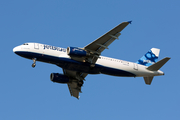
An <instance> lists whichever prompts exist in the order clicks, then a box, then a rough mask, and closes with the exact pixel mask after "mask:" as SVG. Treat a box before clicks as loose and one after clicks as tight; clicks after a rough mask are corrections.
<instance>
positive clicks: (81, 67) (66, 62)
mask: <svg viewBox="0 0 180 120" xmlns="http://www.w3.org/2000/svg"><path fill="white" fill-rule="evenodd" d="M15 53H16V54H17V55H19V56H22V57H24V58H28V59H32V58H36V59H37V61H41V62H47V63H52V64H55V65H57V66H59V67H61V68H63V69H67V70H73V71H78V72H83V73H88V74H100V73H103V74H107V75H113V76H124V77H125V76H126V77H135V76H136V75H135V74H132V73H130V72H127V71H123V70H120V69H115V68H110V67H106V66H102V65H99V64H95V67H93V68H91V67H90V63H87V62H85V63H84V62H78V61H75V60H72V59H69V58H61V57H54V56H49V55H43V54H39V53H33V52H15Z"/></svg>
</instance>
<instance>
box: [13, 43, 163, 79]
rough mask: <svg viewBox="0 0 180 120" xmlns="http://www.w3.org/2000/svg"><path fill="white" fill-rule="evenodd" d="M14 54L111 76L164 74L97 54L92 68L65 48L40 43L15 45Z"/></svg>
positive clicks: (76, 69)
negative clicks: (72, 56) (74, 58)
mask: <svg viewBox="0 0 180 120" xmlns="http://www.w3.org/2000/svg"><path fill="white" fill-rule="evenodd" d="M13 52H15V53H16V54H18V55H20V56H22V57H25V58H28V59H33V58H36V59H37V61H42V62H47V63H52V64H56V65H58V66H59V67H62V68H63V69H67V70H68V69H69V70H74V71H79V72H84V73H89V74H99V73H102V74H108V75H113V76H127V77H149V76H159V75H164V73H163V72H162V71H160V70H158V71H150V70H147V69H146V68H147V66H144V65H140V64H137V63H133V62H128V61H124V60H119V59H114V58H109V57H104V56H99V58H98V60H97V61H96V64H95V67H94V68H93V69H92V68H90V67H89V64H88V63H83V62H79V61H76V60H72V59H71V57H70V56H69V55H68V54H67V50H66V49H65V48H60V47H55V46H50V45H45V44H40V43H26V44H23V45H20V46H17V47H15V48H14V49H13Z"/></svg>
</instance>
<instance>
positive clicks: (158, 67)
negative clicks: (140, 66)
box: [147, 57, 171, 71]
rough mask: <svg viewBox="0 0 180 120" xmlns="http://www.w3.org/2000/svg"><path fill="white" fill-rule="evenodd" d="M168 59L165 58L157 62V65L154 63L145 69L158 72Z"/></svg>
mask: <svg viewBox="0 0 180 120" xmlns="http://www.w3.org/2000/svg"><path fill="white" fill-rule="evenodd" d="M169 59H171V58H169V57H166V58H164V59H162V60H160V61H158V62H157V63H154V64H153V65H151V66H149V67H148V68H147V69H148V70H151V71H157V70H159V69H160V68H161V67H162V66H163V65H164V64H165V63H166V62H167V61H168V60H169Z"/></svg>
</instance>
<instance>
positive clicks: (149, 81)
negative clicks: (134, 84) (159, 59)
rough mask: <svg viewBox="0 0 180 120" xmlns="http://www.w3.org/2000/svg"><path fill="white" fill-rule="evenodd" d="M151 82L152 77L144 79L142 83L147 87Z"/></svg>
mask: <svg viewBox="0 0 180 120" xmlns="http://www.w3.org/2000/svg"><path fill="white" fill-rule="evenodd" d="M152 80H153V76H152V77H144V81H145V83H146V84H147V85H151V82H152Z"/></svg>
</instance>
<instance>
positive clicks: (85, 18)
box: [0, 0, 180, 120]
mask: <svg viewBox="0 0 180 120" xmlns="http://www.w3.org/2000/svg"><path fill="white" fill-rule="evenodd" d="M179 6H180V1H179V0H171V1H169V0H158V1H157V0H151V1H144V0H136V1H133V0H126V1H122V0H121V1H120V0H91V1H85V0H76V1H70V0H51V1H50V0H31V1H24V0H16V1H14V0H1V1H0V16H1V17H0V39H1V47H0V51H1V52H0V56H1V67H0V71H1V79H0V119H1V120H12V119H13V120H14V119H18V120H24V119H26V120H39V119H43V120H50V119H63V120H69V119H79V120H83V119H86V120H92V119H93V120H99V119H103V120H109V119H125V120H132V119H137V120H144V119H146V120H152V119H153V120H160V119H163V120H169V119H173V120H179V119H180V102H179V101H180V93H179V91H180V87H179V86H180V80H179V76H178V75H179V72H180V70H179V65H180V63H179V59H180V57H179V44H180V40H179V32H180V31H179V28H180V22H179V21H180V16H179V11H180V7H179ZM129 20H132V21H133V22H132V24H131V25H128V26H127V27H126V28H125V29H124V30H123V31H122V32H121V36H120V37H119V40H117V41H115V42H114V43H112V44H111V45H110V46H109V50H105V51H104V52H103V53H102V55H103V56H109V57H113V58H118V59H122V60H128V61H132V62H136V61H137V60H138V59H139V58H140V57H141V56H142V55H144V54H145V53H146V52H147V51H148V50H149V49H151V48H152V47H156V48H160V49H161V52H160V57H159V59H162V58H164V57H171V58H172V59H171V60H170V61H169V62H168V63H167V64H166V65H165V66H163V67H162V69H161V70H162V71H164V72H165V76H160V77H155V78H154V79H153V82H152V85H151V86H148V85H145V83H144V80H143V78H125V77H113V76H107V75H88V76H87V78H86V82H85V84H84V87H83V88H82V91H83V93H82V94H80V96H81V97H80V100H77V99H76V98H74V97H71V96H70V94H69V90H68V88H67V85H63V84H56V83H52V82H51V81H50V74H51V73H52V72H59V73H62V70H61V68H59V67H57V66H55V65H51V64H47V63H41V62H37V66H36V67H35V68H32V67H31V64H32V61H31V60H28V59H24V58H21V57H19V56H17V55H15V54H14V53H13V51H12V49H13V48H14V47H15V46H18V45H20V44H23V43H25V42H38V43H44V44H49V45H54V46H59V47H64V48H66V47H68V46H74V47H84V46H86V45H87V44H89V43H90V42H92V41H94V40H95V39H97V38H98V37H100V36H101V35H103V34H104V33H106V32H107V31H109V30H110V29H112V28H113V27H115V26H116V25H118V24H119V23H121V22H123V21H129Z"/></svg>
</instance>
